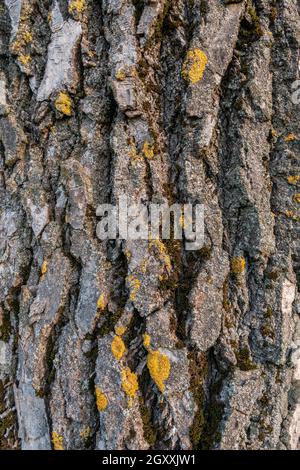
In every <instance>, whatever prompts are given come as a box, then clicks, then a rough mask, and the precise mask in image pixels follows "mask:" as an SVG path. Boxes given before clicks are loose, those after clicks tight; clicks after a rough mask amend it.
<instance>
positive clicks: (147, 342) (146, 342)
mask: <svg viewBox="0 0 300 470" xmlns="http://www.w3.org/2000/svg"><path fill="white" fill-rule="evenodd" d="M143 340H144V341H143V345H144V348H146V349H149V348H150V343H151V338H150V335H148V334H147V333H145V334H144V335H143Z"/></svg>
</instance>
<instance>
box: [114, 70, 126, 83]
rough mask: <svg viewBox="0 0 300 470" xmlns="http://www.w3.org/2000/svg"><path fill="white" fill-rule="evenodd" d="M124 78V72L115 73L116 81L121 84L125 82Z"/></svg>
mask: <svg viewBox="0 0 300 470" xmlns="http://www.w3.org/2000/svg"><path fill="white" fill-rule="evenodd" d="M125 78H126V74H125V72H124V70H123V69H119V70H118V71H117V72H116V79H117V80H119V81H120V82H122V81H123V80H125Z"/></svg>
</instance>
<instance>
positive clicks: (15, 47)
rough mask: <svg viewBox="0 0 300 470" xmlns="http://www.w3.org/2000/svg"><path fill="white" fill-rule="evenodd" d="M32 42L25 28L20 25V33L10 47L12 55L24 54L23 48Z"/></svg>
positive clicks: (29, 33)
mask: <svg viewBox="0 0 300 470" xmlns="http://www.w3.org/2000/svg"><path fill="white" fill-rule="evenodd" d="M31 42H32V34H31V32H30V31H29V30H28V29H27V27H26V26H24V25H21V27H20V31H19V33H18V35H17V37H16V39H15V40H14V42H13V43H12V45H11V50H12V52H13V53H14V54H18V53H20V52H21V51H22V52H24V49H25V47H26V46H27V45H28V44H30V43H31Z"/></svg>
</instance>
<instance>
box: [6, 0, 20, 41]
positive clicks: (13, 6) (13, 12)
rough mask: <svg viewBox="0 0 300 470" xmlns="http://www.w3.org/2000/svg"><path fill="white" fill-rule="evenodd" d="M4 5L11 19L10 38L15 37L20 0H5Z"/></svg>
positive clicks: (18, 19)
mask: <svg viewBox="0 0 300 470" xmlns="http://www.w3.org/2000/svg"><path fill="white" fill-rule="evenodd" d="M5 5H6V7H7V9H8V11H9V16H10V21H11V35H10V38H11V40H12V39H13V38H14V37H15V35H16V34H17V32H18V26H19V21H20V14H21V8H22V0H5Z"/></svg>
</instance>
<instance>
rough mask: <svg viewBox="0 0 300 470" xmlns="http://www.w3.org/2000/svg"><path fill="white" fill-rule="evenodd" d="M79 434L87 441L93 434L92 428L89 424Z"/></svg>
mask: <svg viewBox="0 0 300 470" xmlns="http://www.w3.org/2000/svg"><path fill="white" fill-rule="evenodd" d="M79 435H80V437H81V439H84V440H85V441H86V440H87V439H88V438H89V437H90V435H91V428H90V427H89V426H86V427H84V428H83V429H82V430H81V431H80V433H79Z"/></svg>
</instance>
